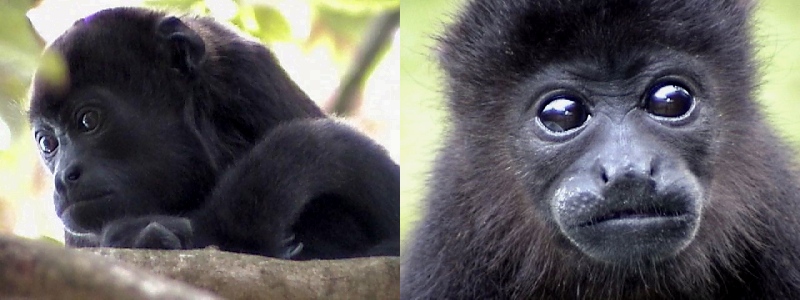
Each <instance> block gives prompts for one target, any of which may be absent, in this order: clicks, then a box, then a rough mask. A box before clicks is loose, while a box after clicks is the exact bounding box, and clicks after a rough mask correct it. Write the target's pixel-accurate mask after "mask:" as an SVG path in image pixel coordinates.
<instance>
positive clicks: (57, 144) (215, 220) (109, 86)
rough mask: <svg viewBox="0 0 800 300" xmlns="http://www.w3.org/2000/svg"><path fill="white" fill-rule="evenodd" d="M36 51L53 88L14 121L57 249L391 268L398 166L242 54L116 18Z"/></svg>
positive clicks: (158, 20)
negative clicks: (30, 148)
mask: <svg viewBox="0 0 800 300" xmlns="http://www.w3.org/2000/svg"><path fill="white" fill-rule="evenodd" d="M48 49H49V50H48V51H54V52H57V53H59V54H61V55H62V56H63V57H64V59H65V61H66V65H67V70H68V72H67V73H68V74H67V75H68V76H67V79H68V81H67V83H66V84H59V83H57V82H50V81H48V80H46V79H45V78H39V76H37V78H36V80H35V82H34V89H33V97H32V100H31V109H30V116H31V122H32V124H33V126H34V130H35V132H36V138H37V141H38V142H39V143H40V148H41V149H44V150H46V151H43V152H42V155H43V158H44V160H45V162H46V164H47V166H48V167H49V168H50V170H51V171H53V173H54V175H55V183H56V192H55V195H54V198H55V203H56V209H57V212H58V214H59V217H61V218H62V220H63V221H64V223H65V228H66V241H67V244H68V245H71V246H111V247H134V248H168V249H172V248H196V247H204V246H208V245H216V246H219V247H220V248H221V249H223V250H231V251H239V252H246V253H255V254H261V255H266V256H275V257H284V258H292V259H311V258H345V257H355V256H372V255H399V226H398V225H397V224H398V222H399V217H400V213H399V188H400V187H399V185H400V181H399V166H398V165H397V164H395V163H394V162H393V161H392V160H391V159H390V158H389V157H388V156H387V154H386V153H385V151H384V149H382V148H381V147H380V146H378V145H377V144H376V143H374V142H373V141H371V140H370V139H368V138H367V137H365V136H363V135H362V134H360V133H358V132H356V131H355V130H353V129H351V128H350V127H348V126H345V125H343V124H341V123H338V122H336V121H334V120H331V119H328V118H326V117H325V115H324V114H323V113H322V111H321V110H320V109H319V108H318V107H317V106H316V105H315V104H314V103H313V102H312V101H311V100H310V99H309V98H308V96H306V94H305V93H304V92H303V91H302V90H300V88H298V87H297V86H296V85H295V83H294V82H293V81H292V80H291V79H289V77H288V76H287V74H286V73H285V72H284V70H283V69H282V68H281V67H280V65H279V64H278V62H277V60H276V59H275V57H274V56H273V55H272V53H270V52H269V50H267V49H266V48H265V47H264V46H262V45H261V44H259V43H258V42H255V41H251V40H249V39H247V38H244V37H242V36H240V35H238V34H237V33H235V32H233V31H231V30H230V29H228V28H226V27H224V26H223V25H220V24H219V23H216V22H215V21H213V20H212V19H209V18H202V17H174V16H168V15H166V14H165V13H162V12H157V11H150V10H146V9H141V8H117V9H110V10H105V11H101V12H98V13H96V14H94V15H91V16H89V17H86V18H84V19H82V20H79V21H77V22H76V23H75V24H74V26H73V27H72V28H70V29H69V30H68V31H67V32H66V33H64V34H63V35H62V36H61V37H59V38H58V39H57V40H56V41H55V42H53V44H52V45H51V46H50V47H49V48H48ZM387 243H388V244H390V245H393V246H390V247H386V244H387Z"/></svg>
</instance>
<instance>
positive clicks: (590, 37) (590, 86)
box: [401, 0, 800, 299]
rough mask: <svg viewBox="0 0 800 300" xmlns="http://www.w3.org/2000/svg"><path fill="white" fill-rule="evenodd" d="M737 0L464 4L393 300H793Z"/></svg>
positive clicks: (792, 268) (784, 209) (791, 230)
mask: <svg viewBox="0 0 800 300" xmlns="http://www.w3.org/2000/svg"><path fill="white" fill-rule="evenodd" d="M752 7H753V3H752V1H749V0H539V1H508V0H474V1H470V2H469V3H468V4H467V5H466V6H465V7H464V9H463V10H462V11H461V13H460V14H459V15H458V17H457V21H456V22H455V23H454V24H452V25H451V26H450V27H449V28H448V30H447V31H446V33H445V34H444V35H443V36H442V37H441V38H440V51H441V52H440V63H441V66H442V67H443V68H444V71H445V74H446V75H447V76H446V83H447V86H446V91H447V97H448V98H449V102H448V104H449V110H450V113H451V115H452V124H451V128H450V131H449V133H448V137H447V139H446V141H447V142H446V144H445V146H444V147H443V149H444V150H443V151H442V152H441V153H440V155H439V157H438V159H437V161H436V165H435V168H434V173H433V179H432V182H431V184H430V194H429V195H428V199H427V212H426V215H425V216H424V218H423V220H422V222H421V224H420V225H419V227H418V229H417V231H416V233H415V235H414V236H413V237H412V239H411V241H410V242H411V244H410V245H409V247H408V248H407V249H406V251H405V252H404V254H403V256H404V267H403V269H402V277H401V295H402V298H403V299H800V188H798V184H799V183H798V176H797V174H796V173H795V171H793V170H792V165H793V161H792V159H791V156H792V155H793V153H792V152H791V151H790V149H789V148H787V146H786V145H785V144H784V143H783V142H782V141H781V140H780V139H779V138H778V137H776V135H775V133H774V131H773V130H772V129H771V128H769V126H768V125H767V124H766V122H765V118H764V116H763V114H762V113H761V112H760V111H759V106H758V105H757V103H756V102H755V101H753V92H752V91H753V87H754V85H756V82H755V78H754V77H755V76H754V74H755V71H756V66H757V65H756V62H755V61H754V58H753V44H752V41H751V39H752V38H751V33H750V21H749V20H750V15H751V11H752Z"/></svg>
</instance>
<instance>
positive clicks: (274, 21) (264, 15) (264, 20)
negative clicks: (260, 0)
mask: <svg viewBox="0 0 800 300" xmlns="http://www.w3.org/2000/svg"><path fill="white" fill-rule="evenodd" d="M252 13H253V18H254V19H255V21H256V24H258V31H257V32H251V34H253V35H256V36H258V37H259V38H260V39H261V40H263V41H264V42H266V43H271V42H275V41H288V40H290V39H291V37H292V29H291V26H290V25H289V21H287V20H286V17H284V16H283V14H282V13H281V12H280V11H279V10H277V9H275V8H274V7H271V6H267V5H253V6H252Z"/></svg>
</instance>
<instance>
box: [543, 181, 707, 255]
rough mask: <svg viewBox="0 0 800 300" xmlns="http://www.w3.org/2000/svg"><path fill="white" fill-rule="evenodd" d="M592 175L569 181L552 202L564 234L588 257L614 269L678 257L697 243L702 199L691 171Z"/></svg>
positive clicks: (558, 185) (562, 182) (560, 186)
mask: <svg viewBox="0 0 800 300" xmlns="http://www.w3.org/2000/svg"><path fill="white" fill-rule="evenodd" d="M593 175H595V174H591V172H590V171H584V172H579V173H577V174H572V175H570V176H566V177H565V179H564V180H563V181H561V182H559V183H558V184H557V187H556V188H555V190H554V193H553V197H552V198H551V202H550V212H551V214H552V215H553V218H554V219H555V221H556V223H557V224H558V227H559V229H560V230H561V232H562V234H563V235H564V236H566V237H567V238H568V239H569V240H570V241H571V242H572V244H573V245H574V246H575V247H577V248H578V249H579V250H581V251H582V252H583V253H584V254H586V255H588V256H590V257H592V258H594V259H597V260H600V261H604V262H609V263H615V264H635V263H639V262H643V261H651V262H652V261H660V260H663V259H667V258H670V257H673V256H675V255H678V253H680V252H681V251H682V250H683V249H685V248H686V247H687V246H688V245H689V244H690V243H691V242H692V240H693V239H694V236H695V234H696V232H697V228H698V227H699V222H700V214H701V210H702V200H701V197H702V196H701V193H700V188H699V184H698V182H697V180H696V179H695V177H694V176H693V175H692V174H691V173H689V172H688V171H687V170H685V169H682V168H669V169H668V170H662V171H660V172H659V173H658V174H656V175H654V176H652V177H649V178H648V177H642V178H637V177H636V176H632V175H625V176H621V177H619V178H616V179H615V178H611V179H609V180H607V181H604V180H599V179H598V178H597V177H596V176H593Z"/></svg>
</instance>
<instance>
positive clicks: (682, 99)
mask: <svg viewBox="0 0 800 300" xmlns="http://www.w3.org/2000/svg"><path fill="white" fill-rule="evenodd" d="M692 104H694V96H692V94H691V93H689V91H688V90H687V89H686V88H684V87H683V86H680V85H678V84H673V83H667V84H662V85H658V86H656V87H655V88H653V89H652V90H651V91H650V93H649V94H648V95H647V96H646V99H645V103H644V109H645V110H647V112H648V113H650V114H652V115H654V116H659V117H666V118H677V117H680V116H683V115H686V114H687V113H688V112H689V110H691V109H692Z"/></svg>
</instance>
